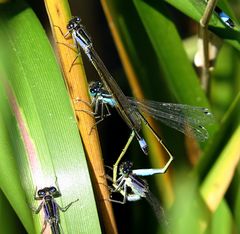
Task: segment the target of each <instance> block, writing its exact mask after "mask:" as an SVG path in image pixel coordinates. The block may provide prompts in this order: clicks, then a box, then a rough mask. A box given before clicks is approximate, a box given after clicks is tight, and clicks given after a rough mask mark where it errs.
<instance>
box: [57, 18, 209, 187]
mask: <svg viewBox="0 0 240 234" xmlns="http://www.w3.org/2000/svg"><path fill="white" fill-rule="evenodd" d="M67 29H68V32H67V33H66V34H63V33H62V34H63V35H64V37H65V38H66V37H67V36H68V35H69V34H71V35H72V38H73V41H74V44H75V46H76V48H77V50H78V52H79V53H80V49H82V50H83V51H84V53H85V54H86V56H87V57H88V59H89V61H90V62H91V63H92V64H93V66H94V67H95V69H96V71H97V73H98V74H99V77H100V79H101V82H96V83H94V85H93V86H94V87H93V86H92V87H91V88H90V89H91V90H90V93H91V92H92V93H91V95H92V96H93V97H94V98H95V99H94V102H95V103H94V104H95V106H96V108H98V103H101V102H102V103H104V102H105V103H106V104H110V105H111V106H114V107H115V108H116V110H117V111H118V113H119V114H120V116H121V117H122V118H123V120H124V121H125V122H126V124H127V125H128V127H129V128H130V129H131V135H130V137H129V139H128V141H127V143H126V145H125V147H124V149H123V150H122V153H121V154H120V156H119V157H118V159H117V161H116V162H115V164H114V167H113V181H114V182H115V181H116V176H117V167H118V164H119V162H120V160H121V158H122V157H123V156H124V154H125V152H126V150H127V148H128V146H129V145H130V143H131V141H132V140H133V138H134V136H135V137H136V138H137V140H138V142H139V145H140V147H141V149H142V150H143V152H144V153H145V154H148V145H147V143H146V141H145V139H144V138H143V137H142V136H141V135H140V131H141V129H142V124H144V125H145V126H146V127H147V128H148V129H149V130H150V132H151V133H152V134H153V135H154V137H155V138H156V139H157V141H158V142H159V143H160V144H161V145H162V146H163V148H164V149H165V151H166V152H167V153H168V155H169V157H170V159H171V158H172V155H171V153H170V152H169V150H168V149H167V147H166V146H165V144H164V143H163V141H162V139H161V138H160V137H159V136H158V135H157V133H156V132H155V130H154V129H153V128H152V127H151V126H150V124H149V123H148V122H147V120H146V119H145V117H144V116H143V115H142V114H141V112H140V111H139V108H138V107H136V102H135V104H134V102H133V101H134V100H131V99H130V98H128V97H126V96H125V95H124V93H123V92H122V90H121V89H120V87H119V86H118V84H117V83H116V81H115V80H114V78H113V77H112V76H111V74H110V72H109V71H108V69H107V68H106V66H105V65H104V63H103V61H102V60H101V59H100V57H99V56H98V54H97V52H96V51H95V49H94V47H93V43H92V40H91V38H90V37H89V35H88V33H87V32H86V30H85V28H84V26H83V25H82V24H81V19H80V17H74V18H73V19H71V20H70V21H69V23H68V25H67ZM60 31H61V29H60ZM74 62H75V60H74V61H73V63H72V65H73V64H74ZM102 84H103V85H102ZM146 102H148V101H146ZM153 103H154V102H152V103H151V105H150V106H149V107H147V105H144V104H142V105H139V107H140V106H141V108H140V109H142V110H143V109H145V110H146V111H145V112H151V110H152V109H154V107H153ZM155 103H157V102H155ZM158 105H159V104H158ZM164 106H165V112H166V113H168V114H167V115H166V116H165V122H168V121H167V119H171V118H173V121H171V125H170V126H172V127H173V128H176V129H177V130H179V129H180V128H181V130H180V131H184V132H188V131H189V130H190V132H191V130H192V129H193V128H188V125H187V118H184V115H185V116H187V114H188V113H190V112H194V110H195V111H196V114H195V117H196V118H197V117H198V115H199V113H200V112H201V116H202V117H204V118H203V119H204V123H205V122H206V123H209V122H211V121H210V120H211V119H212V115H211V113H210V112H209V111H208V109H207V108H199V107H190V106H187V105H178V104H164V105H162V108H163V107H164ZM174 111H175V113H174ZM179 113H183V114H181V116H179V118H176V117H175V116H176V115H178V114H179ZM158 115H159V113H156V115H155V117H156V118H158V117H157V116H158ZM190 118H192V117H189V119H190ZM207 119H208V120H207ZM180 120H181V121H180ZM162 121H163V122H164V120H162ZM184 126H186V129H187V130H186V131H185V130H184ZM194 131H195V133H196V135H197V136H199V137H198V138H199V139H201V140H205V139H207V137H208V134H207V130H206V129H205V128H204V126H203V125H202V124H201V121H200V118H198V119H197V120H196V121H195V128H194Z"/></svg>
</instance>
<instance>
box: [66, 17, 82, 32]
mask: <svg viewBox="0 0 240 234" xmlns="http://www.w3.org/2000/svg"><path fill="white" fill-rule="evenodd" d="M80 22H81V18H80V17H78V16H75V17H73V18H72V19H71V20H69V22H68V24H67V30H68V31H70V32H71V31H72V30H74V29H76V28H78V27H79V25H80Z"/></svg>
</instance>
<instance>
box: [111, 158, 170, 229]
mask: <svg viewBox="0 0 240 234" xmlns="http://www.w3.org/2000/svg"><path fill="white" fill-rule="evenodd" d="M170 163H171V162H168V165H167V166H166V167H165V168H164V169H137V170H133V169H132V167H133V163H132V162H130V161H126V162H123V163H121V164H120V166H119V177H118V178H117V180H116V182H115V183H114V182H113V181H112V178H111V177H109V176H107V179H108V180H110V181H111V182H113V183H112V185H111V186H110V187H109V189H110V192H111V193H116V192H118V193H120V194H121V195H122V196H123V199H122V200H115V199H112V198H110V199H109V200H110V201H111V202H115V203H120V204H125V203H126V202H127V201H129V202H134V201H138V200H141V199H142V198H145V199H146V200H147V201H148V202H149V204H150V205H151V207H152V209H153V210H154V213H155V215H156V217H157V219H158V221H159V222H160V223H161V224H165V225H166V226H167V220H166V218H165V213H164V210H163V208H162V207H161V206H160V204H159V202H158V200H157V199H156V198H155V197H154V196H153V194H152V193H151V192H150V190H149V186H148V184H147V182H146V181H145V180H142V179H141V178H140V177H142V176H150V175H155V174H163V173H165V172H166V170H167V169H168V167H169V165H170Z"/></svg>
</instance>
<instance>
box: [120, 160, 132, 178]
mask: <svg viewBox="0 0 240 234" xmlns="http://www.w3.org/2000/svg"><path fill="white" fill-rule="evenodd" d="M132 167H133V163H132V162H130V161H126V162H123V163H122V164H121V165H120V166H119V174H121V175H128V174H130V173H131V172H132Z"/></svg>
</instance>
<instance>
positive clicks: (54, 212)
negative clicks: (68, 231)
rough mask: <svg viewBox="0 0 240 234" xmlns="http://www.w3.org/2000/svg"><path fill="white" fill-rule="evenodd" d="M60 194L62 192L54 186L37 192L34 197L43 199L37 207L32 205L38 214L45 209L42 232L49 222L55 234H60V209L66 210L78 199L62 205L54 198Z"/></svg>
mask: <svg viewBox="0 0 240 234" xmlns="http://www.w3.org/2000/svg"><path fill="white" fill-rule="evenodd" d="M60 196H61V193H60V192H59V190H57V189H56V187H54V186H51V187H45V188H43V189H39V190H38V191H36V192H35V195H34V199H35V200H42V202H41V204H40V205H39V206H38V207H37V208H34V207H32V209H33V211H34V212H35V214H38V213H39V212H40V210H42V209H43V210H44V223H43V228H42V231H41V233H43V232H44V230H45V229H46V227H47V223H48V224H49V225H50V227H51V231H52V233H53V234H60V233H61V232H60V217H59V210H61V211H62V212H65V211H67V209H68V208H69V207H70V206H71V205H72V204H73V203H74V202H77V201H78V199H77V200H75V201H73V202H71V203H69V204H68V205H67V206H65V207H61V206H59V205H58V204H57V203H56V201H55V199H54V198H58V197H60Z"/></svg>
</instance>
